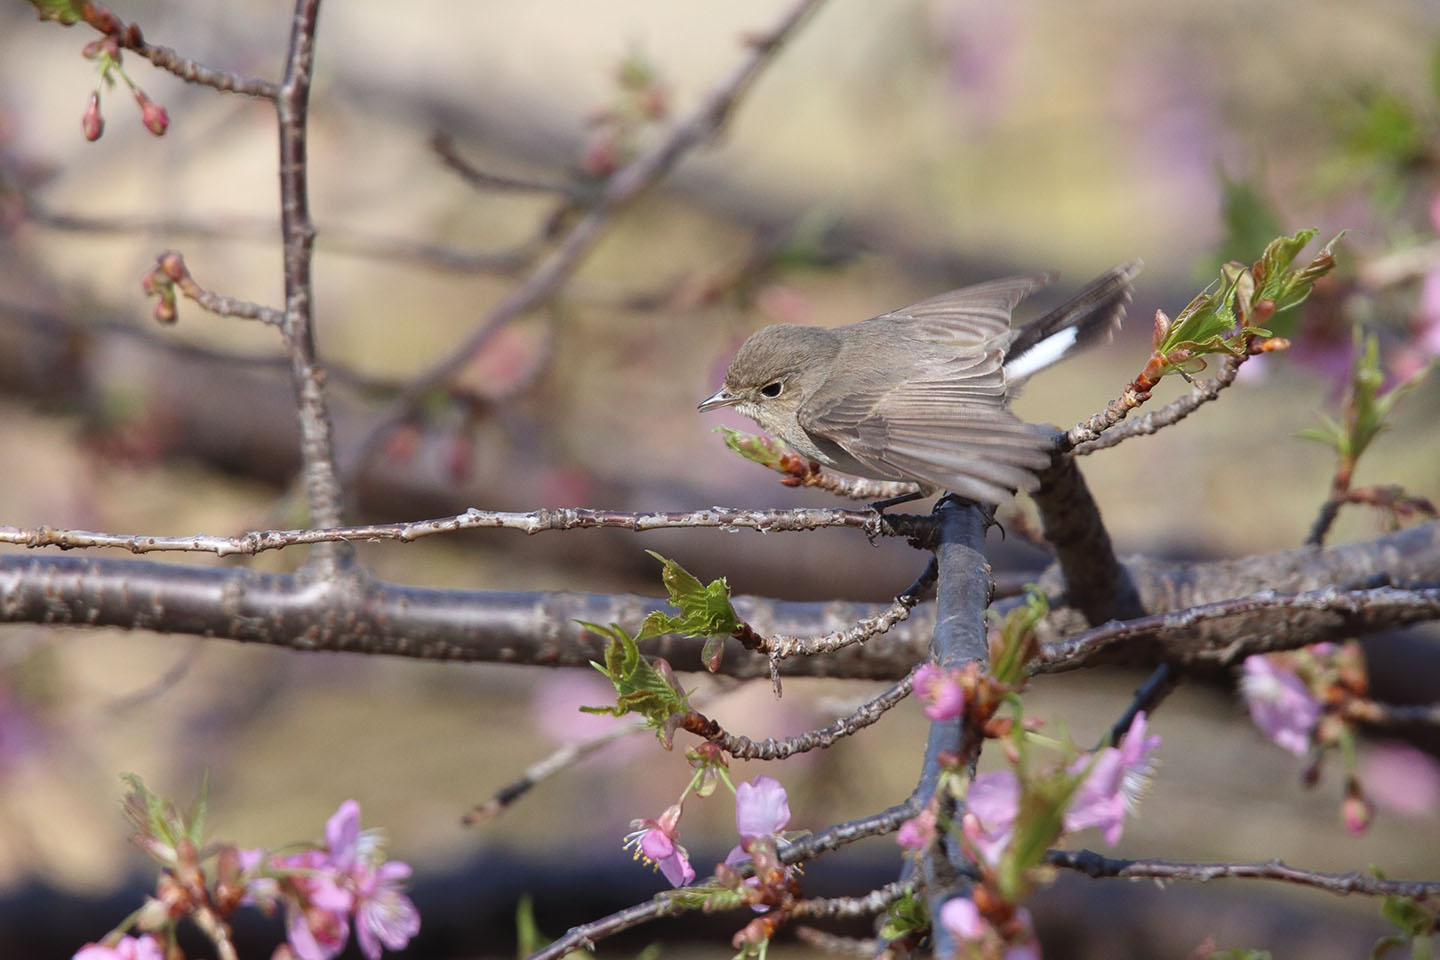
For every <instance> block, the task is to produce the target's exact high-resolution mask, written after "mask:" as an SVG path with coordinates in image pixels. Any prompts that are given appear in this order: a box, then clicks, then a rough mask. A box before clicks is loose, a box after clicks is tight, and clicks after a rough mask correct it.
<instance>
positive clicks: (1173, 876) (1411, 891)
mask: <svg viewBox="0 0 1440 960" xmlns="http://www.w3.org/2000/svg"><path fill="white" fill-rule="evenodd" d="M1046 860H1047V861H1048V862H1049V863H1050V864H1051V865H1052V866H1056V867H1063V868H1065V869H1067V870H1075V871H1077V872H1079V873H1083V874H1085V875H1086V876H1087V877H1091V878H1095V879H1099V878H1101V877H1123V878H1130V879H1137V878H1151V879H1156V880H1196V881H1200V882H1202V883H1203V882H1206V881H1209V880H1219V879H1224V878H1244V879H1251V880H1281V881H1284V882H1286V883H1294V884H1299V885H1300V886H1304V887H1314V888H1316V889H1317V890H1325V891H1327V892H1329V893H1334V894H1339V895H1340V896H1346V895H1347V894H1351V893H1359V894H1363V895H1365V896H1370V897H1410V898H1417V897H1433V896H1435V895H1436V894H1437V893H1440V881H1429V880H1385V879H1381V878H1380V877H1375V876H1372V875H1370V874H1365V873H1360V872H1358V871H1352V872H1351V873H1321V872H1320V871H1318V870H1305V869H1302V868H1299V867H1291V866H1287V865H1286V864H1285V863H1283V862H1282V861H1280V860H1269V861H1266V862H1263V863H1179V862H1175V861H1171V860H1118V859H1114V858H1111V857H1106V856H1102V855H1100V854H1098V853H1094V852H1092V851H1090V850H1052V851H1050V853H1049V855H1048V856H1047V857H1046Z"/></svg>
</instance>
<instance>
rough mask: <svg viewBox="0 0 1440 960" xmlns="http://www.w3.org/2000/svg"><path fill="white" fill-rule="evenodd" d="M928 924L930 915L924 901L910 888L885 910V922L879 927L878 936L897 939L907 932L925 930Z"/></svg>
mask: <svg viewBox="0 0 1440 960" xmlns="http://www.w3.org/2000/svg"><path fill="white" fill-rule="evenodd" d="M929 926H930V915H929V912H928V911H927V910H926V909H925V901H924V900H923V899H921V898H920V897H917V896H916V895H915V891H914V890H913V889H911V890H907V891H905V895H904V896H902V897H901V898H900V899H899V900H896V901H895V902H894V903H892V904H890V909H888V910H887V911H885V922H884V924H882V925H881V927H880V936H881V937H883V938H884V939H886V940H898V939H900V938H901V937H903V936H905V935H906V934H907V933H913V932H915V931H917V930H925V929H927V928H928V927H929Z"/></svg>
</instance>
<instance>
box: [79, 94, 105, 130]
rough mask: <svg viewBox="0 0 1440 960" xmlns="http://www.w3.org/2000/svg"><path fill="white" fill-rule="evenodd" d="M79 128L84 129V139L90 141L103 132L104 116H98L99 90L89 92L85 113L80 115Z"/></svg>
mask: <svg viewBox="0 0 1440 960" xmlns="http://www.w3.org/2000/svg"><path fill="white" fill-rule="evenodd" d="M80 129H81V130H83V131H85V139H86V140H89V141H90V142H92V143H93V142H95V141H96V140H99V139H100V134H102V133H104V132H105V118H104V117H102V116H100V91H99V90H92V91H91V92H90V101H89V102H88V103H87V104H85V113H84V115H83V116H81V117H80Z"/></svg>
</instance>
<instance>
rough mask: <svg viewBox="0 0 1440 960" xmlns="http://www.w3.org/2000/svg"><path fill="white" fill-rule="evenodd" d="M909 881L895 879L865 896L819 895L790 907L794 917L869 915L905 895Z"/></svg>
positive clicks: (908, 887)
mask: <svg viewBox="0 0 1440 960" xmlns="http://www.w3.org/2000/svg"><path fill="white" fill-rule="evenodd" d="M909 889H910V885H909V884H907V883H900V882H899V881H895V882H892V883H887V884H885V886H883V887H880V888H878V889H876V890H872V891H871V892H870V893H867V894H866V895H865V896H863V897H817V898H815V899H812V900H801V901H800V902H799V903H797V904H795V906H793V907H792V908H791V909H790V915H791V916H792V917H832V918H833V917H868V916H870V915H871V914H876V913H879V912H880V911H881V910H884V909H885V908H886V907H888V906H890V904H892V903H894V902H895V901H896V900H899V899H900V898H901V897H903V896H905V893H906V891H908V890H909Z"/></svg>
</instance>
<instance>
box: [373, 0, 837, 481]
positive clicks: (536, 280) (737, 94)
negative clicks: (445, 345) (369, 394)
mask: <svg viewBox="0 0 1440 960" xmlns="http://www.w3.org/2000/svg"><path fill="white" fill-rule="evenodd" d="M820 2H821V0H798V2H794V3H792V4H790V6H789V7H787V8H786V10H785V12H784V13H783V14H782V15H781V17H780V18H779V20H778V22H777V23H776V24H775V26H774V27H772V28H771V29H770V30H769V31H767V32H766V33H764V34H761V35H759V36H756V37H755V38H753V39H750V41H749V42H748V44H747V49H746V52H745V55H744V57H743V58H742V59H741V62H740V63H739V64H738V65H737V66H736V68H735V69H734V70H733V71H732V72H731V73H730V75H729V76H727V77H726V78H725V79H723V80H722V81H721V82H720V83H719V84H718V85H716V87H715V88H714V89H713V90H711V91H710V93H708V94H707V95H706V96H705V97H703V98H702V99H701V101H700V103H699V105H698V106H697V107H696V108H695V109H694V111H692V112H691V113H690V115H689V116H687V117H686V118H684V119H683V120H681V121H679V122H677V123H676V124H675V125H674V126H673V127H671V128H670V130H669V131H668V132H667V133H666V135H665V136H664V137H662V138H661V140H660V141H659V142H658V143H657V144H656V145H655V146H654V147H652V148H651V149H649V150H647V151H645V152H643V153H641V154H640V155H639V156H637V157H636V158H635V159H634V160H632V161H631V162H630V163H629V164H628V165H626V166H625V167H622V168H621V169H620V170H618V171H616V173H615V174H614V175H613V176H612V177H611V178H610V179H609V180H608V181H607V182H606V184H605V187H604V189H603V190H602V191H601V192H600V194H599V196H598V197H597V198H596V200H595V203H594V205H593V206H592V207H591V208H590V209H589V211H588V212H587V213H586V214H585V216H583V217H581V218H580V219H579V220H578V221H576V223H575V225H574V226H573V227H572V228H571V229H570V231H569V232H568V233H567V234H566V235H565V237H564V239H562V240H561V241H560V242H559V244H557V245H556V247H555V249H554V250H552V251H551V252H550V254H549V255H548V256H546V257H545V259H544V260H542V261H541V262H540V264H539V265H538V266H536V268H535V269H534V270H533V271H531V273H530V275H529V276H528V277H526V279H525V280H524V282H522V283H521V284H520V286H518V287H516V288H515V289H514V290H512V291H511V292H510V294H509V295H508V296H506V297H505V299H503V300H502V301H500V303H499V304H497V305H496V306H495V308H494V309H493V310H492V311H491V312H490V315H489V316H488V317H487V318H486V319H485V321H484V322H483V323H482V324H481V325H480V326H479V327H477V328H476V329H475V330H474V332H472V333H471V334H470V335H469V336H468V337H466V339H465V340H464V341H463V342H462V343H461V344H460V346H459V347H458V348H457V349H456V350H455V351H454V352H452V353H451V354H450V355H449V356H447V357H445V358H444V359H442V360H440V361H439V362H437V363H435V364H434V365H432V366H431V367H430V368H429V369H427V370H425V371H424V372H422V373H421V374H420V375H419V376H418V377H416V378H415V379H414V380H413V381H412V382H411V384H410V386H409V387H408V388H407V389H406V390H405V392H404V393H402V394H401V395H400V397H398V398H397V399H396V401H395V402H394V403H393V404H392V405H391V407H390V408H389V410H387V411H386V412H385V414H384V415H383V416H382V418H381V422H380V423H379V425H378V426H376V427H375V428H374V429H373V430H372V431H371V433H370V435H369V436H368V437H367V438H366V440H365V442H364V443H362V444H361V445H360V447H359V452H358V454H357V462H356V463H355V464H354V468H355V469H357V470H358V468H359V467H360V466H362V465H363V464H364V463H365V462H366V461H367V460H368V459H369V457H370V455H371V453H372V452H373V451H374V450H375V449H376V448H377V447H378V445H379V442H380V440H381V439H382V438H383V437H384V436H385V435H386V434H388V433H389V432H390V430H392V429H393V428H394V427H395V426H397V425H398V424H399V423H401V422H403V421H405V420H407V419H409V418H410V417H411V416H412V414H413V412H414V410H415V407H416V405H417V404H418V403H419V402H420V401H421V400H422V399H423V398H424V397H425V396H426V395H427V394H428V393H429V392H430V391H431V390H433V389H434V388H435V387H437V386H439V385H440V384H443V383H445V382H446V381H448V380H449V379H450V378H452V377H453V376H455V374H457V373H458V372H460V371H461V370H462V369H464V368H465V366H466V364H468V363H469V362H470V359H471V358H472V357H473V356H475V355H476V354H477V353H479V352H480V351H481V350H483V349H484V348H485V347H486V346H487V345H488V344H489V343H490V341H491V339H492V338H493V337H494V336H495V335H496V334H497V333H499V332H500V330H501V329H502V328H504V327H505V326H506V325H507V324H509V323H510V322H511V321H513V320H515V319H516V318H518V317H520V316H521V315H522V314H524V313H526V312H528V311H530V310H533V309H534V308H535V307H538V306H540V305H541V304H544V303H546V302H547V301H549V300H550V298H552V297H553V296H554V295H555V293H556V292H557V291H558V290H559V288H560V287H561V285H562V284H563V283H564V282H565V281H566V279H568V278H569V276H570V274H571V273H572V272H574V270H575V268H576V267H577V266H578V265H579V264H580V261H581V260H582V259H584V257H585V256H586V255H587V254H588V253H589V252H590V250H591V249H592V248H593V247H594V245H595V242H596V241H597V240H599V238H600V237H601V235H602V234H603V233H604V231H605V228H606V227H607V226H608V225H609V222H610V220H611V218H612V217H613V216H614V214H616V213H617V212H619V211H620V210H622V209H623V208H625V207H626V206H628V205H629V204H630V203H631V202H632V201H634V200H635V198H636V197H638V196H639V195H640V194H641V193H643V192H644V191H645V190H646V189H647V188H648V187H650V186H651V185H652V184H654V183H655V182H656V181H657V180H659V179H660V178H661V177H663V176H664V175H665V174H666V173H668V172H669V170H670V168H671V167H673V166H674V165H675V163H676V162H677V161H678V160H679V159H680V158H681V157H682V156H684V155H685V153H686V152H687V151H689V150H690V149H691V148H692V147H695V146H698V145H699V144H702V143H705V142H708V141H710V140H712V139H713V138H714V137H715V136H716V135H717V134H718V133H719V132H720V129H721V128H722V126H723V125H724V123H725V120H726V119H727V118H728V116H729V115H730V113H731V111H732V110H733V109H734V107H735V105H736V104H737V103H738V102H739V101H740V98H741V96H742V95H743V94H744V92H745V91H746V90H747V89H748V88H749V86H750V84H751V83H752V82H753V81H754V79H755V78H756V77H757V76H758V75H759V73H760V71H761V70H762V69H764V67H765V66H766V65H767V64H769V63H770V61H771V60H772V59H773V58H774V56H775V54H776V53H777V52H778V50H779V49H780V47H781V45H782V44H783V43H784V41H785V40H786V39H787V38H788V37H789V36H790V35H791V34H792V33H793V32H794V31H795V29H796V28H797V27H798V26H799V25H800V24H801V23H802V22H803V21H804V20H805V18H806V17H807V16H808V15H809V14H810V13H811V12H812V11H813V10H814V9H815V8H816V7H818V6H819V5H820ZM348 472H351V471H349V470H347V473H348Z"/></svg>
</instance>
